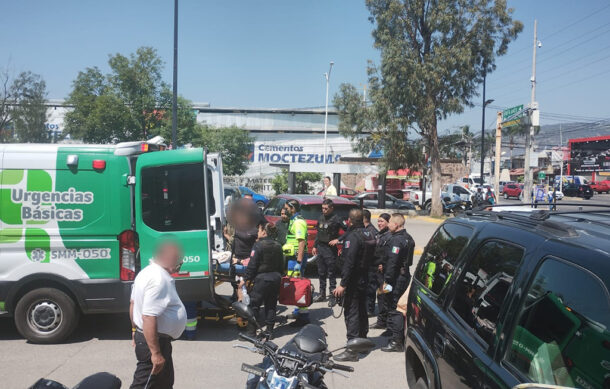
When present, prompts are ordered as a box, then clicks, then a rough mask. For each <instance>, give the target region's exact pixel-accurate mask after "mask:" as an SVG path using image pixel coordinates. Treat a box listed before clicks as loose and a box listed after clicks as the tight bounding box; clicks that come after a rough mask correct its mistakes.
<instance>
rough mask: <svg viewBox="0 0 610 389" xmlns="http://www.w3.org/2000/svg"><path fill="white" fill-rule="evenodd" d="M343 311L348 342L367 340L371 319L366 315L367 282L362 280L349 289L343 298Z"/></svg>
mask: <svg viewBox="0 0 610 389" xmlns="http://www.w3.org/2000/svg"><path fill="white" fill-rule="evenodd" d="M343 309H344V311H343V314H344V316H345V327H346V329H347V340H350V339H354V338H366V335H367V334H368V332H369V319H368V316H367V313H366V280H361V281H360V282H359V283H358V284H356V285H354V286H353V287H351V286H348V287H347V289H346V290H345V294H344V297H343Z"/></svg>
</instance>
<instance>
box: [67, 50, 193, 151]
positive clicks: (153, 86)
mask: <svg viewBox="0 0 610 389" xmlns="http://www.w3.org/2000/svg"><path fill="white" fill-rule="evenodd" d="M108 65H109V66H110V70H111V72H110V73H109V74H106V75H104V74H102V72H101V71H100V69H99V68H97V67H93V68H87V69H85V70H84V71H81V72H79V73H78V76H77V77H76V79H75V80H74V82H73V88H72V92H71V93H70V95H69V97H68V100H67V102H68V103H69V104H71V105H73V106H74V110H72V111H71V112H68V113H67V114H66V119H65V120H66V131H65V132H66V135H68V134H69V135H70V136H71V137H72V138H76V139H82V140H83V141H85V142H92V143H116V142H122V141H130V140H145V139H148V138H151V137H153V136H156V135H163V136H164V138H165V139H167V140H169V139H170V137H169V134H170V133H171V131H170V132H168V130H167V127H168V123H170V124H169V126H170V128H171V115H172V114H173V113H172V108H171V107H172V104H171V97H172V92H171V90H170V88H169V86H168V85H167V84H166V83H165V82H163V79H162V77H161V75H162V72H163V65H164V64H163V61H162V60H161V58H160V57H159V56H158V54H157V51H156V50H155V49H154V48H151V47H140V48H139V49H138V50H137V51H136V53H135V54H134V53H132V54H130V55H129V57H126V56H124V55H122V54H115V55H111V56H110V57H109V59H108ZM178 100H179V106H178V123H179V126H180V132H181V133H182V136H181V138H180V140H181V141H182V142H183V143H189V142H190V137H191V136H193V135H195V134H194V131H193V130H194V127H195V123H196V118H195V117H193V115H192V108H191V104H190V102H189V101H188V100H186V99H183V98H181V97H179V98H178Z"/></svg>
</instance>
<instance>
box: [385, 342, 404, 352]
mask: <svg viewBox="0 0 610 389" xmlns="http://www.w3.org/2000/svg"><path fill="white" fill-rule="evenodd" d="M404 350H405V349H404V347H403V345H402V344H400V343H398V342H396V341H395V340H390V343H388V345H387V346H385V347H382V348H381V351H385V352H386V353H391V352H403V351H404Z"/></svg>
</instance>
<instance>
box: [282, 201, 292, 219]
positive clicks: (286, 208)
mask: <svg viewBox="0 0 610 389" xmlns="http://www.w3.org/2000/svg"><path fill="white" fill-rule="evenodd" d="M284 212H286V216H287V217H288V218H291V217H292V214H293V212H294V211H293V209H292V208H291V207H290V206H289V205H288V204H286V205H285V206H284Z"/></svg>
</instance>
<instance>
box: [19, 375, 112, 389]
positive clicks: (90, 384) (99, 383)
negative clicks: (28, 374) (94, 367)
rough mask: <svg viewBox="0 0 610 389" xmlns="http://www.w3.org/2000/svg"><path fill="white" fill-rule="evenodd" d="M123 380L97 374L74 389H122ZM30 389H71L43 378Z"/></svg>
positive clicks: (87, 378)
mask: <svg viewBox="0 0 610 389" xmlns="http://www.w3.org/2000/svg"><path fill="white" fill-rule="evenodd" d="M120 388H121V380H120V379H119V378H118V377H117V376H115V375H113V374H110V373H95V374H92V375H90V376H89V377H86V378H85V379H83V380H82V381H81V382H79V383H78V384H76V386H75V387H74V388H72V389H120ZM29 389H70V388H68V387H67V386H64V385H62V384H60V383H59V382H57V381H53V380H48V379H46V378H41V379H39V380H38V381H36V383H35V384H34V385H32V386H30V388H29Z"/></svg>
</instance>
